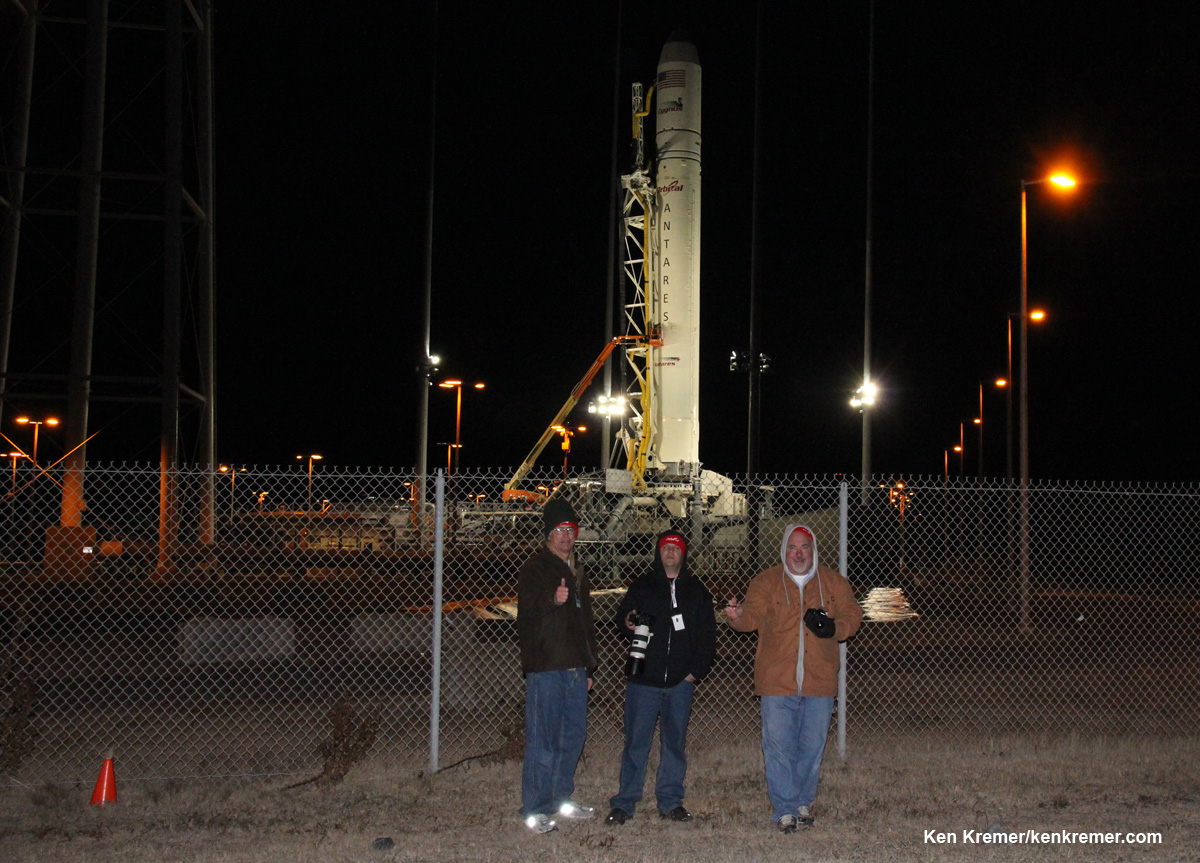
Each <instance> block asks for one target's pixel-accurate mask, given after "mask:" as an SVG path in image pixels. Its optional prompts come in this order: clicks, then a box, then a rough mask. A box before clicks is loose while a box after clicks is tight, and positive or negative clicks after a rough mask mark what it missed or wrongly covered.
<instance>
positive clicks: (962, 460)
mask: <svg viewBox="0 0 1200 863" xmlns="http://www.w3.org/2000/svg"><path fill="white" fill-rule="evenodd" d="M954 451H955V452H956V453H958V479H959V482H961V481H962V479H963V477H965V476H966V475H967V469H966V468H967V465H966V458H967V456H966V450H965V446H964V443H963V423H959V424H958V446H956V447H955V448H954Z"/></svg>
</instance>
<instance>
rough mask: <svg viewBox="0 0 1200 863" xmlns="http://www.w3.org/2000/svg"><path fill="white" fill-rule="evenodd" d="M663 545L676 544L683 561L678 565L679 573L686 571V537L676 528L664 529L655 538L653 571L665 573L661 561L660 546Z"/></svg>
mask: <svg viewBox="0 0 1200 863" xmlns="http://www.w3.org/2000/svg"><path fill="white" fill-rule="evenodd" d="M664 545H674V546H677V547H678V548H679V549H680V551H682V552H683V562H682V563H681V564H680V565H679V574H680V575H683V574H685V573H686V572H688V555H687V537H686V536H684V535H683V534H682V533H680V532H679V531H677V530H665V531H663V532H662V533H660V534H659V535H658V536H657V537H656V538H655V540H654V565H653V568H654V571H655V572H657V573H659V574H660V575H666V572H667V570H666V568H665V567H664V566H663V562H662V548H663V546H664Z"/></svg>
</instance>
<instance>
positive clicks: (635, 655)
mask: <svg viewBox="0 0 1200 863" xmlns="http://www.w3.org/2000/svg"><path fill="white" fill-rule="evenodd" d="M629 620H630V622H631V623H632V624H633V643H632V644H630V645H629V659H628V660H626V661H625V674H626V675H628V676H629V677H641V676H642V672H644V671H645V670H646V647H647V646H648V645H649V644H650V638H651V634H650V627H652V626H653V625H654V615H653V614H647V613H642V614H638V613H637V612H633V613H632V614H630V615H629Z"/></svg>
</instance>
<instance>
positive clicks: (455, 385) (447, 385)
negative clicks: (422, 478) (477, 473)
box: [438, 381, 483, 474]
mask: <svg viewBox="0 0 1200 863" xmlns="http://www.w3.org/2000/svg"><path fill="white" fill-rule="evenodd" d="M438 386H439V387H441V388H442V389H444V390H455V391H456V393H457V399H456V401H457V402H458V406H457V408H456V409H455V412H454V469H453V470H451V469H450V465H449V459H447V465H446V472H447V473H452V474H454V473H458V465H459V456H458V453H459V450H461V449H462V388H463V382H462V381H442V382H441V383H440V384H438ZM475 389H477V390H481V389H483V384H475Z"/></svg>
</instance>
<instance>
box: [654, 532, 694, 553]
mask: <svg viewBox="0 0 1200 863" xmlns="http://www.w3.org/2000/svg"><path fill="white" fill-rule="evenodd" d="M664 545H673V546H675V547H676V548H678V549H679V553H680V554H687V543H686V542H685V541H684V539H683V537H682V536H680V535H679V534H677V533H668V534H667V535H666V536H664V537H663V538H662V539H660V540H659V541H658V550H659V551H662V547H663V546H664Z"/></svg>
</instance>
